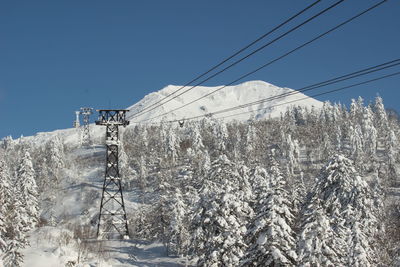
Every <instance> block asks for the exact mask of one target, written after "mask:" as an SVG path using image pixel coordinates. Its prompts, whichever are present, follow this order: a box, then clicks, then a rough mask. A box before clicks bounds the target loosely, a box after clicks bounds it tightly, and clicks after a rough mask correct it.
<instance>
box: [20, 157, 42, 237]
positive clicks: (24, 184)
mask: <svg viewBox="0 0 400 267" xmlns="http://www.w3.org/2000/svg"><path fill="white" fill-rule="evenodd" d="M16 182H17V184H18V187H19V188H20V195H21V204H22V205H23V206H24V207H25V209H26V212H27V216H28V226H29V228H30V229H32V228H34V227H35V226H36V223H37V221H38V217H39V205H38V191H37V186H36V181H35V170H34V169H33V166H32V160H31V156H30V154H29V152H27V151H26V152H25V154H24V155H23V157H22V159H21V162H20V164H19V167H18V170H17V181H16Z"/></svg>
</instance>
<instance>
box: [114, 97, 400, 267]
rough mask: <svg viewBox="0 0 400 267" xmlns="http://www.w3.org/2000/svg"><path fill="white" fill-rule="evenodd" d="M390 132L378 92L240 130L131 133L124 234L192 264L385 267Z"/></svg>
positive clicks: (393, 227) (390, 212)
mask: <svg viewBox="0 0 400 267" xmlns="http://www.w3.org/2000/svg"><path fill="white" fill-rule="evenodd" d="M398 136H399V122H398V118H397V116H395V114H394V113H390V114H388V113H387V112H386V111H385V108H384V106H383V103H382V99H381V98H380V97H377V98H376V101H375V103H373V104H371V105H367V106H366V105H364V103H363V100H362V99H361V98H359V99H358V100H357V101H355V100H354V101H353V102H352V104H351V106H350V108H349V109H346V108H345V107H344V106H342V105H340V104H335V105H332V104H330V103H329V102H327V103H325V104H324V106H323V108H322V109H314V108H311V109H307V108H304V107H300V106H293V107H291V108H289V109H288V110H287V111H286V112H285V113H284V114H282V116H281V117H280V118H277V119H268V120H258V121H257V120H256V121H250V122H245V123H242V122H231V123H221V122H219V121H218V120H215V119H212V118H207V119H204V120H202V121H198V122H185V124H184V127H179V125H174V124H168V123H162V124H161V125H160V126H154V125H139V126H135V127H129V128H127V129H126V130H125V131H124V134H123V140H122V141H123V150H122V152H121V153H122V154H121V158H122V162H121V165H122V174H123V176H124V186H125V189H127V190H135V191H136V192H137V191H138V192H139V194H140V196H141V201H142V203H143V205H141V206H140V207H139V208H138V210H135V211H130V227H131V234H132V235H133V237H135V238H144V239H159V240H162V241H163V242H164V244H165V246H166V247H167V249H168V252H169V253H170V254H171V255H188V256H190V257H193V258H197V259H198V265H199V266H294V265H298V266H375V265H377V264H388V265H393V264H394V262H395V261H397V260H398V259H399V250H398V245H399V244H400V243H399V241H400V235H399V234H400V232H399V231H398V230H397V229H399V228H398V226H399V218H400V217H399V214H398V204H397V203H395V202H394V201H388V199H389V198H390V197H391V196H390V195H388V193H389V192H390V189H391V188H392V187H395V186H397V183H398V163H399V153H398V141H397V140H398ZM392 199H393V198H392ZM389 200H390V199H389ZM128 212H129V211H128Z"/></svg>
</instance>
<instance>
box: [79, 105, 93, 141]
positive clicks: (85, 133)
mask: <svg viewBox="0 0 400 267" xmlns="http://www.w3.org/2000/svg"><path fill="white" fill-rule="evenodd" d="M80 113H81V114H82V115H83V119H82V121H83V125H82V145H83V146H90V145H91V141H90V128H89V119H90V115H92V114H93V109H92V108H81V112H80Z"/></svg>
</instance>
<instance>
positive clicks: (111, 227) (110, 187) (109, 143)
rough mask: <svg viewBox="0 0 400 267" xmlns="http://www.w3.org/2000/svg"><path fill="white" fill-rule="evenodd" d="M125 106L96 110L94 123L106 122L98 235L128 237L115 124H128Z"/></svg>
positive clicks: (104, 237)
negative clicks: (104, 164)
mask: <svg viewBox="0 0 400 267" xmlns="http://www.w3.org/2000/svg"><path fill="white" fill-rule="evenodd" d="M127 111H128V110H98V112H99V119H98V120H97V121H96V125H103V126H106V148H107V157H106V171H105V177H104V183H103V192H102V196H101V204H100V214H99V221H98V225H97V238H98V239H121V238H127V237H129V231H128V221H127V217H126V211H125V203H124V197H123V195H122V186H121V178H120V175H119V165H118V148H119V139H118V138H119V137H118V126H124V127H125V126H126V125H128V124H129V121H127V120H126V119H125V118H126V112H127Z"/></svg>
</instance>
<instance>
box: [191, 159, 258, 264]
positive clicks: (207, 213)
mask: <svg viewBox="0 0 400 267" xmlns="http://www.w3.org/2000/svg"><path fill="white" fill-rule="evenodd" d="M243 184H245V183H243V178H242V177H241V176H240V175H239V173H238V171H237V170H236V167H235V164H233V163H232V162H231V161H229V160H228V158H227V157H226V156H225V155H222V156H220V157H219V158H218V159H217V160H216V161H214V162H213V164H212V167H211V170H210V173H209V176H208V177H206V180H205V181H204V185H203V187H202V189H201V191H200V200H199V202H198V205H197V208H196V210H195V213H194V219H193V223H194V236H193V244H194V247H195V250H196V254H197V256H199V262H198V265H199V266H237V265H238V264H239V260H240V258H241V257H242V256H243V251H244V249H245V244H244V242H243V237H244V234H245V232H246V227H245V225H246V223H247V220H248V218H249V217H251V216H252V209H251V208H250V207H249V205H248V203H246V202H245V201H244V195H243V194H241V192H240V190H241V188H240V187H241V185H243Z"/></svg>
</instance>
